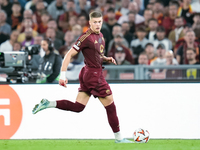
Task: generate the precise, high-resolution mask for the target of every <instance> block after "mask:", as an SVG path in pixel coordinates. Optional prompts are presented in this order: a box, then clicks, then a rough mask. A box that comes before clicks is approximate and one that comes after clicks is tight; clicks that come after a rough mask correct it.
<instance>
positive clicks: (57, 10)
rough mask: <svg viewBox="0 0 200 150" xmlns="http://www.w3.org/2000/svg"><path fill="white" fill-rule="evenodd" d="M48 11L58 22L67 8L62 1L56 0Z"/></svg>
mask: <svg viewBox="0 0 200 150" xmlns="http://www.w3.org/2000/svg"><path fill="white" fill-rule="evenodd" d="M47 11H48V12H49V14H50V15H51V17H52V18H53V19H54V20H57V19H58V17H59V16H60V15H61V14H63V13H64V12H65V11H66V8H65V6H64V5H63V1H62V0H55V1H53V2H52V3H51V4H50V5H49V6H48V8H47Z"/></svg>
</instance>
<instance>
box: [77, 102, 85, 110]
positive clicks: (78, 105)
mask: <svg viewBox="0 0 200 150" xmlns="http://www.w3.org/2000/svg"><path fill="white" fill-rule="evenodd" d="M84 108H85V105H83V104H80V103H77V102H76V110H75V112H77V113H79V112H82V111H83V110H84Z"/></svg>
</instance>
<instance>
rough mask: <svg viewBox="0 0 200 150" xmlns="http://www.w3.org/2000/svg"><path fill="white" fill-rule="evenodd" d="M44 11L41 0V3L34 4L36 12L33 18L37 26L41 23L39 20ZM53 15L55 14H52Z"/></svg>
mask: <svg viewBox="0 0 200 150" xmlns="http://www.w3.org/2000/svg"><path fill="white" fill-rule="evenodd" d="M44 11H46V10H45V5H44V2H43V1H42V0H41V1H38V2H37V3H36V11H35V12H34V16H35V18H36V21H37V24H40V23H42V20H41V16H42V13H43V12H44ZM54 13H55V12H54Z"/></svg>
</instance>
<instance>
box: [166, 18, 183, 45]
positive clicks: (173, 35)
mask: <svg viewBox="0 0 200 150" xmlns="http://www.w3.org/2000/svg"><path fill="white" fill-rule="evenodd" d="M183 25H184V20H183V17H176V19H175V26H176V28H175V29H174V30H172V31H171V32H170V33H169V36H168V39H169V40H170V41H171V42H172V47H174V46H175V44H176V42H177V41H178V40H179V39H181V38H183V37H184V32H183Z"/></svg>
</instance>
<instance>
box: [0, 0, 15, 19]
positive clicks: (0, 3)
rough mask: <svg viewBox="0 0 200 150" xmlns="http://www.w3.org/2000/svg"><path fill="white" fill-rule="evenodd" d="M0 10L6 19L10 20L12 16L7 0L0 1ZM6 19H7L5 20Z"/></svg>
mask: <svg viewBox="0 0 200 150" xmlns="http://www.w3.org/2000/svg"><path fill="white" fill-rule="evenodd" d="M0 7H1V10H4V11H5V13H6V14H7V17H8V18H10V16H11V14H12V9H11V8H12V3H11V2H10V1H9V0H1V1H0ZM6 19H7V18H6Z"/></svg>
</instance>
